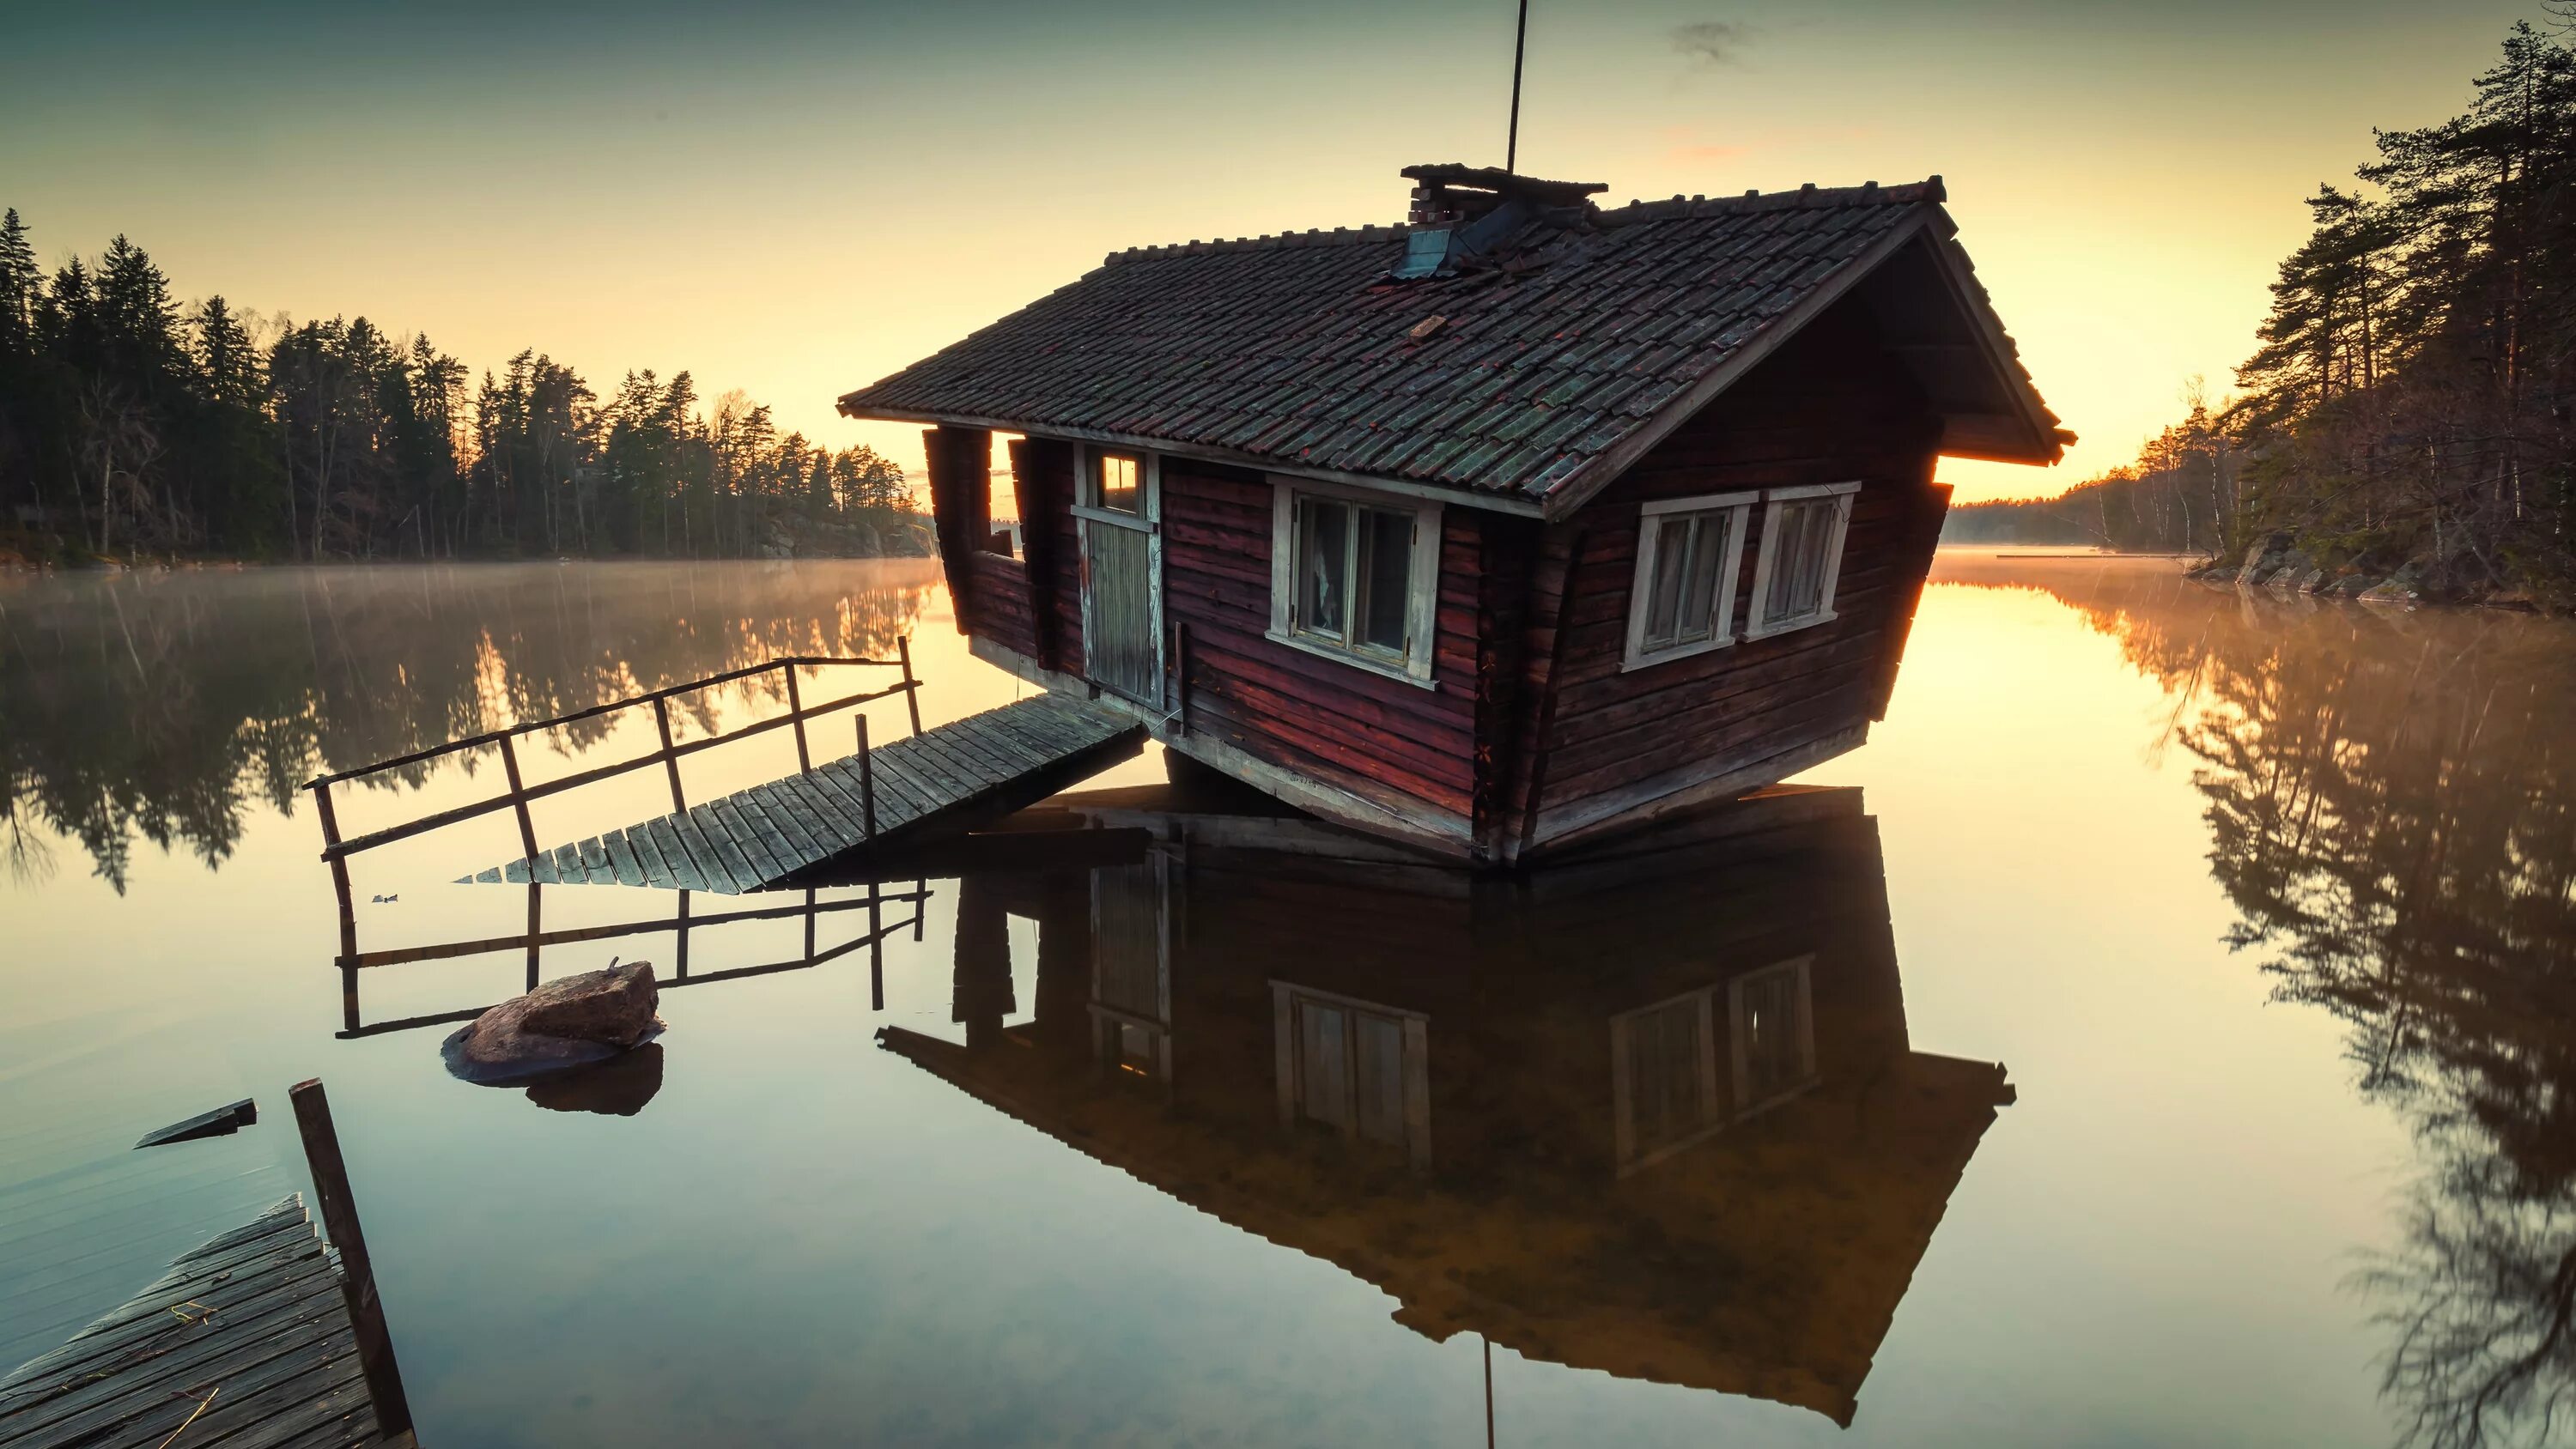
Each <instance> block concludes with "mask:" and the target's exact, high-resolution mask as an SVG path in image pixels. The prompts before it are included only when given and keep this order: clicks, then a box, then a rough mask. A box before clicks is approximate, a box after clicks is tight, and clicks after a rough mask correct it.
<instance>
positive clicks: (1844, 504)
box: [1745, 483, 1860, 638]
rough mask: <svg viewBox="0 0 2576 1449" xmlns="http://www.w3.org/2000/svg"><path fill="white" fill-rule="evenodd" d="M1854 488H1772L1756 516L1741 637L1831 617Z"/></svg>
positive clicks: (1850, 485) (1842, 485) (1830, 485)
mask: <svg viewBox="0 0 2576 1449" xmlns="http://www.w3.org/2000/svg"><path fill="white" fill-rule="evenodd" d="M1859 490H1860V485H1859V484H1858V483H1828V484H1823V485H1820V486H1818V487H1813V488H1775V489H1773V490H1771V491H1770V492H1769V493H1767V494H1765V495H1764V497H1765V498H1766V499H1768V500H1769V502H1768V506H1767V507H1766V508H1765V509H1764V510H1763V514H1762V552H1761V557H1760V558H1759V559H1758V560H1757V561H1756V562H1755V563H1754V566H1753V617H1752V618H1751V619H1749V620H1747V621H1746V627H1745V637H1747V638H1760V637H1761V636H1763V635H1765V634H1780V633H1785V632H1787V631H1788V630H1791V629H1803V628H1805V627H1806V626H1807V625H1809V624H1822V623H1824V622H1825V621H1827V620H1829V619H1831V618H1833V617H1834V584H1835V582H1836V580H1837V579H1838V578H1839V577H1840V576H1841V574H1842V563H1843V535H1844V533H1845V532H1846V531H1848V529H1849V528H1850V526H1851V508H1852V497H1853V495H1854V494H1856V493H1857V492H1859Z"/></svg>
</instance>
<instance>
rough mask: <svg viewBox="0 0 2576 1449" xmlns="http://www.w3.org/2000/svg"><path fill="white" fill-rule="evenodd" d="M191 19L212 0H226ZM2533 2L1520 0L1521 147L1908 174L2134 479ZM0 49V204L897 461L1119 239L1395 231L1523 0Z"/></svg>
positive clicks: (477, 352)
mask: <svg viewBox="0 0 2576 1449" xmlns="http://www.w3.org/2000/svg"><path fill="white" fill-rule="evenodd" d="M218 10H220V11H222V12H223V13H221V14H220V15H219V14H216V13H214V12H216V11H218ZM2535 10H2536V6H2528V7H2516V6H2513V5H2507V4H2496V3H2488V0H2446V3H2442V4H2431V3H2424V0H2408V3H2398V0H2341V3H2322V0H2320V3H2297V4H2277V3H2262V0H2237V3H2212V0H2162V3H2155V4H2113V3H2084V0H2057V3H2039V0H2028V3H2003V0H1984V3H1968V4H1947V5H1942V6H1939V7H1934V6H1929V5H1922V4H1906V3H1896V0H1870V3H1851V4H1841V5H1799V4H1790V3H1771V0H1765V3H1751V4H1743V3H1719V4H1702V3H1685V0H1610V3H1585V4H1581V5H1577V4H1572V3H1567V0H1533V4H1532V13H1531V16H1530V33H1529V48H1530V61H1529V71H1528V80H1527V85H1526V94H1525V99H1524V102H1523V111H1522V123H1521V160H1522V169H1523V170H1526V171H1530V172H1534V173H1537V174H1540V175H1546V176H1556V177H1565V178H1571V179H1578V180H1597V181H1605V182H1607V183H1609V185H1610V188H1611V190H1610V195H1609V196H1608V197H1607V198H1605V199H1606V200H1609V201H1613V202H1624V201H1626V200H1627V199H1628V198H1631V197H1656V196H1669V195H1672V194H1674V193H1676V192H1683V193H1703V192H1705V193H1711V194H1715V193H1724V192H1740V191H1743V190H1745V189H1747V188H1749V187H1759V188H1761V189H1763V190H1766V191H1770V190H1780V189H1786V188H1794V187H1796V186H1797V185H1799V184H1800V183H1802V182H1807V181H1813V182H1816V183H1818V184H1819V185H1848V184H1857V183H1859V182H1861V181H1865V180H1877V181H1881V182H1888V183H1894V182H1899V181H1908V180H1915V179H1919V178H1921V177H1923V176H1925V175H1927V174H1930V173H1934V172H1938V173H1941V174H1942V175H1943V176H1944V177H1945V178H1946V179H1947V181H1948V184H1949V189H1950V196H1951V201H1950V209H1951V212H1952V214H1953V215H1954V216H1956V217H1957V219H1958V221H1959V224H1960V228H1961V240H1962V241H1963V242H1964V243H1965V244H1966V245H1967V247H1968V249H1969V251H1970V254H1971V255H1972V256H1974V257H1975V259H1976V262H1977V265H1978V268H1979V271H1980V274H1981V276H1982V277H1983V279H1984V281H1985V283H1986V285H1987V287H1988V288H1989V290H1990V291H1992V293H1993V294H1994V297H1995V301H1996V304H1997V306H1998V307H1999V308H2000V309H2001V311H2002V314H2003V316H2004V320H2005V322H2006V324H2007V325H2008V326H2009V327H2010V328H2011V329H2012V331H2013V333H2014V334H2015V336H2016V337H2017V338H2018V339H2019V341H2020V343H2021V347H2022V353H2023V357H2024V359H2025V360H2026V361H2027V362H2028V363H2029V365H2030V368H2031V370H2032V372H2033V373H2034V374H2035V375H2036V376H2037V378H2038V381H2039V385H2040V388H2041V390H2042V391H2043V393H2044V394H2045V395H2046V396H2047V397H2048V399H2049V401H2050V403H2051V404H2052V405H2053V406H2054V407H2055V408H2056V409H2057V411H2058V412H2059V413H2060V414H2062V415H2063V416H2064V417H2065V419H2066V421H2067V424H2068V426H2070V427H2072V428H2073V429H2075V430H2076V431H2077V432H2078V433H2080V434H2081V435H2082V436H2083V442H2082V444H2081V445H2079V446H2078V447H2077V448H2076V449H2075V450H2073V451H2072V452H2071V453H2070V454H2069V456H2068V458H2067V461H2066V463H2065V464H2064V465H2062V466H2061V467H2059V468H2057V469H2055V470H2035V469H2022V468H2013V467H2008V466H2003V465H1989V464H1970V463H1949V464H1945V465H1944V472H1943V476H1944V477H1946V478H1948V479H1950V480H1951V481H1953V482H1956V483H1958V484H1959V485H1960V495H1959V496H1960V497H1961V498H1962V499H1963V500H1964V499H1968V498H1974V497H1993V496H2011V495H2027V494H2035V493H2053V492H2056V491H2058V490H2059V489H2062V488H2064V487H2065V486H2067V485H2069V484H2072V483H2074V482H2077V481H2079V480H2080V479H2082V478H2084V477H2086V476H2089V475H2091V474H2092V473H2095V472H2098V471H2100V470H2101V469H2103V468H2106V467H2109V466H2112V465H2115V464H2117V463H2120V462H2124V461H2126V460H2127V459H2128V458H2129V457H2130V456H2131V454H2132V453H2133V452H2134V450H2135V448H2136V446H2137V444H2138V442H2139V441H2140V439H2141V438H2143V437H2144V436H2146V435H2147V434H2149V433H2151V432H2153V431H2154V430H2155V429H2157V428H2158V427H2160V426H2161V425H2162V424H2163V423H2165V422H2166V421H2168V420H2170V419H2171V417H2172V416H2173V415H2174V414H2175V412H2176V411H2177V409H2178V407H2179V404H2178V402H2177V398H2178V395H2179V393H2180V391H2181V389H2182V387H2183V385H2184V381H2185V379H2186V378H2188V377H2190V376H2191V375H2193V374H2202V375H2205V376H2206V377H2207V378H2208V380H2209V384H2210V389H2211V391H2212V393H2213V394H2215V393H2218V392H2222V391H2224V389H2225V388H2226V386H2227V384H2228V380H2229V377H2230V371H2231V369H2232V367H2233V366H2234V364H2235V363H2236V362H2237V361H2239V360H2240V359H2241V358H2242V357H2243V356H2244V355H2245V353H2246V352H2247V351H2248V350H2249V349H2250V347H2251V345H2252V333H2253V328H2254V326H2255V324H2256V323H2257V322H2258V321H2259V320H2260V319H2261V317H2262V314H2263V310H2264V304H2265V301H2266V294H2265V291H2264V288H2265V284H2266V283H2268V282H2269V281H2270V280H2271V277H2272V274H2273V269H2274V267H2275V266H2276V264H2277V263H2278V261H2279V259H2280V257H2281V256H2282V254H2283V253H2284V252H2286V251H2287V250H2288V249H2289V248H2290V247H2291V246H2292V245H2293V244H2294V243H2295V242H2296V241H2297V240H2298V239H2299V237H2300V236H2301V235H2302V234H2303V233H2304V231H2305V228H2306V213H2305V210H2304V208H2303V207H2301V205H2300V204H2299V202H2300V198H2301V197H2302V196H2303V195H2305V194H2306V193H2308V192H2309V191H2311V190H2313V189H2314V187H2315V186H2316V184H2317V183H2318V182H2320V181H2323V180H2328V179H2340V178H2343V177H2346V176H2348V175H2349V173H2350V172H2351V170H2352V168H2353V167H2354V166H2355V165H2356V164H2358V163H2360V162H2361V161H2363V160H2365V159H2367V157H2368V155H2369V145H2370V130H2371V127H2373V126H2374V125H2377V126H2383V127H2390V128H2396V127H2405V126H2416V125H2422V124H2425V123H2428V122H2432V121H2437V120H2440V119H2442V118H2444V117H2446V116H2449V115H2452V114H2454V113H2456V112H2457V111H2458V110H2459V109H2460V108H2461V106H2462V104H2463V103H2464V101H2465V98H2466V95H2467V92H2468V82H2469V78H2470V77H2471V76H2472V75H2474V74H2475V73H2476V72H2478V71H2479V70H2482V69H2484V68H2485V67H2486V66H2487V65H2488V64H2489V63H2490V62H2491V60H2492V58H2493V57H2494V55H2495V52H2496V47H2497V43H2498V41H2499V40H2500V39H2501V38H2502V35H2503V33H2504V29H2505V27H2506V25H2507V24H2508V23H2510V22H2511V20H2513V19H2514V18H2515V17H2516V16H2517V15H2519V14H2525V13H2532V12H2533V11H2535ZM8 32H9V39H8V42H7V43H6V44H5V45H0V137H5V140H6V144H5V145H0V205H6V206H14V207H16V208H18V210H19V211H20V213H21V214H22V215H23V216H24V217H25V219H26V220H27V222H28V223H29V225H30V226H31V227H33V228H34V233H35V241H36V244H37V247H38V250H39V253H40V255H41V257H42V259H43V260H44V262H45V263H46V264H47V265H48V266H49V267H50V266H53V265H56V264H59V263H60V262H62V261H63V260H65V259H66V258H67V257H69V256H70V255H71V254H72V253H73V252H74V251H78V252H80V253H82V254H91V253H95V252H96V251H97V250H98V249H99V248H100V247H101V246H103V245H104V244H105V242H106V241H107V239H108V238H109V237H110V236H111V235H113V234H115V233H117V232H119V231H122V232H125V233H127V234H129V235H130V236H132V237H133V238H134V240H135V241H136V242H138V243H139V244H141V245H143V246H144V247H146V248H148V249H149V250H150V251H151V252H152V253H153V255H154V256H155V258H156V259H157V260H159V261H160V263H161V264H162V265H163V266H164V267H165V268H166V269H167V270H168V271H169V273H170V275H171V278H172V281H173V283H174V285H175V286H176V288H177V290H178V291H179V293H180V294H181V295H182V296H183V297H191V298H193V297H198V296H203V295H205V294H208V293H211V292H221V293H223V294H225V295H226V296H227V297H228V298H229V299H231V300H232V301H233V302H234V303H235V304H236V305H238V306H247V307H252V308H257V309H259V310H260V311H262V312H264V313H266V312H279V311H282V312H285V313H288V314H291V315H293V316H295V317H297V318H299V319H301V318H306V317H313V316H327V315H331V314H335V313H343V314H361V313H362V314H364V315H366V316H368V317H370V318H372V319H374V320H375V321H376V322H378V323H379V324H380V325H383V326H386V327H388V328H392V329H397V330H400V331H404V332H409V331H414V330H418V331H425V332H427V333H428V334H429V335H430V337H431V338H432V340H433V341H435V342H436V343H437V344H438V345H439V346H441V347H442V348H444V349H446V350H448V351H450V352H454V353H456V354H458V355H460V356H461V357H463V358H464V359H465V360H466V362H467V363H468V364H469V365H471V366H472V367H474V368H475V369H476V370H477V371H478V372H479V371H480V370H481V369H483V368H486V367H492V366H497V365H498V364H500V363H501V362H502V361H503V360H504V359H506V358H507V357H508V356H509V355H510V354H512V353H514V352H516V351H518V350H519V349H520V348H522V347H530V346H533V347H535V348H537V349H539V350H541V351H544V352H547V353H549V354H551V355H552V356H554V357H555V358H556V359H557V360H559V361H564V362H568V363H570V364H571V365H573V366H574V367H576V368H578V369H579V370H581V371H582V372H583V373H584V374H585V375H586V376H587V377H588V378H589V380H590V382H591V385H592V386H593V388H594V389H596V390H598V391H600V392H601V393H603V394H604V393H606V392H608V391H610V390H612V389H613V387H614V385H615V383H616V380H617V378H618V376H619V374H620V373H621V372H623V371H624V370H626V369H628V368H642V367H651V368H654V369H657V370H659V371H661V372H662V373H664V374H665V375H668V374H669V373H671V372H673V371H676V370H679V369H683V368H685V369H688V370H690V371H691V372H692V373H694V374H695V376H696V378H697V380H698V382H699V385H700V391H701V395H702V396H705V397H712V396H714V395H715V394H717V393H719V392H722V391H724V390H726V389H731V388H740V389H742V390H744V391H746V392H748V393H749V394H750V395H751V396H752V397H753V398H754V399H756V400H759V401H763V402H767V403H770V404H771V405H772V406H773V407H774V408H775V410H776V413H777V416H778V418H779V421H780V425H781V427H782V429H785V428H801V429H803V430H804V431H805V432H806V433H807V434H808V435H809V436H810V437H812V438H814V439H815V440H816V441H818V442H821V443H825V444H828V445H831V446H835V447H837V446H841V445H843V444H845V443H849V442H857V441H865V442H870V443H873V444H875V445H877V446H878V447H880V448H883V449H886V450H887V451H889V452H890V453H892V454H893V455H894V456H896V457H897V458H898V459H899V460H901V461H904V462H905V463H906V464H907V465H908V466H917V465H918V460H919V455H920V442H919V434H918V432H917V430H914V429H910V428H906V427H900V426H894V425H887V424H860V423H852V422H848V421H845V420H842V419H840V418H838V417H836V416H835V415H834V413H833V411H832V400H833V398H834V397H835V396H837V395H838V394H839V393H841V392H844V391H847V390H848V389H850V388H853V387H856V386H858V385H860V384H862V383H865V382H869V381H872V380H874V379H875V378H877V377H879V376H881V375H883V374H885V373H887V372H890V371H892V370H894V369H895V368H897V367H899V366H902V365H903V364H905V363H907V362H909V361H911V360H913V359H914V358H916V357H919V356H921V355H923V354H925V353H928V352H931V351H933V350H936V349H937V348H938V347H940V346H942V345H944V344H946V343H948V342H950V341H952V340H954V339H955V338H957V337H958V336H960V335H962V334H964V333H965V332H967V331H969V330H971V329H973V328H974V327H977V326H980V325H982V324H983V323H985V322H987V321H990V320H991V319H993V318H994V317H996V316H999V315H1001V314H1003V313H1005V312H1008V311H1010V310H1012V309H1014V308H1016V307H1018V306H1020V305H1021V304H1023V303H1025V302H1027V301H1029V300H1030V299H1032V298H1034V297H1036V296H1037V295H1039V294H1040V293H1042V292H1045V291H1047V290H1049V289H1051V288H1053V287H1056V286H1058V285H1061V284H1062V283H1064V282H1067V281H1070V280H1071V279H1073V278H1074V277H1075V276H1077V275H1079V274H1081V273H1082V272H1083V271H1085V270H1087V269H1089V268H1090V267H1092V266H1095V265H1097V264H1098V262H1099V260H1100V258H1101V256H1102V254H1103V253H1105V252H1107V251H1110V250H1112V249H1115V248H1119V247H1124V246H1129V245H1134V244H1139V243H1151V242H1165V241H1185V240H1189V239H1191V238H1195V237H1219V236H1236V235H1249V234H1255V233H1260V232H1269V231H1279V230H1284V229H1302V228H1305V227H1309V226H1327V227H1329V226H1334V225H1358V224H1362V223H1368V222H1385V221H1394V220H1399V219H1401V217H1402V214H1403V209H1404V199H1405V189H1406V183H1404V182H1403V181H1401V180H1400V179H1399V178H1398V177H1397V176H1396V170H1397V168H1398V167H1400V166H1403V165H1405V164H1408V163H1411V162H1416V161H1450V160H1457V161H1467V162H1472V163H1483V164H1499V163H1500V161H1501V160H1502V150H1503V130H1504V110H1505V105H1506V100H1507V90H1508V85H1509V77H1510V67H1511V46H1512V4H1511V0H1473V3H1466V0H1420V3H1389V0H1374V3H1355V0H1347V3H1346V0H1322V3H1310V4H1305V5H1265V4H1228V3H1221V0H1202V3H1197V4H1178V3H1163V0H1125V3H1115V4H1111V3H1088V4H1086V3H1072V0H1066V3H1052V4H1040V3H1022V0H948V3H944V4H940V5H936V6H932V5H876V4H844V5H835V6H830V7H824V6H790V5H759V4H743V5H727V6H710V5H687V6H680V5H670V4H664V3H660V0H634V3H626V4H620V5H616V6H609V5H596V6H561V5H550V4H543V3H520V4H510V5H483V4H472V5H446V6H440V7H437V9H436V11H435V12H434V13H433V12H432V11H431V10H430V8H429V7H415V8H405V7H390V6H357V5H346V4H321V3H308V4H285V3H276V4H250V5H228V6H221V7H216V6H204V5H197V4H190V5H131V4H114V3H101V4H84V5H77V6H70V5H67V6H56V7H50V8H48V9H46V10H44V11H41V12H34V13H15V14H13V15H12V17H11V19H10V20H9V22H8Z"/></svg>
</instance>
